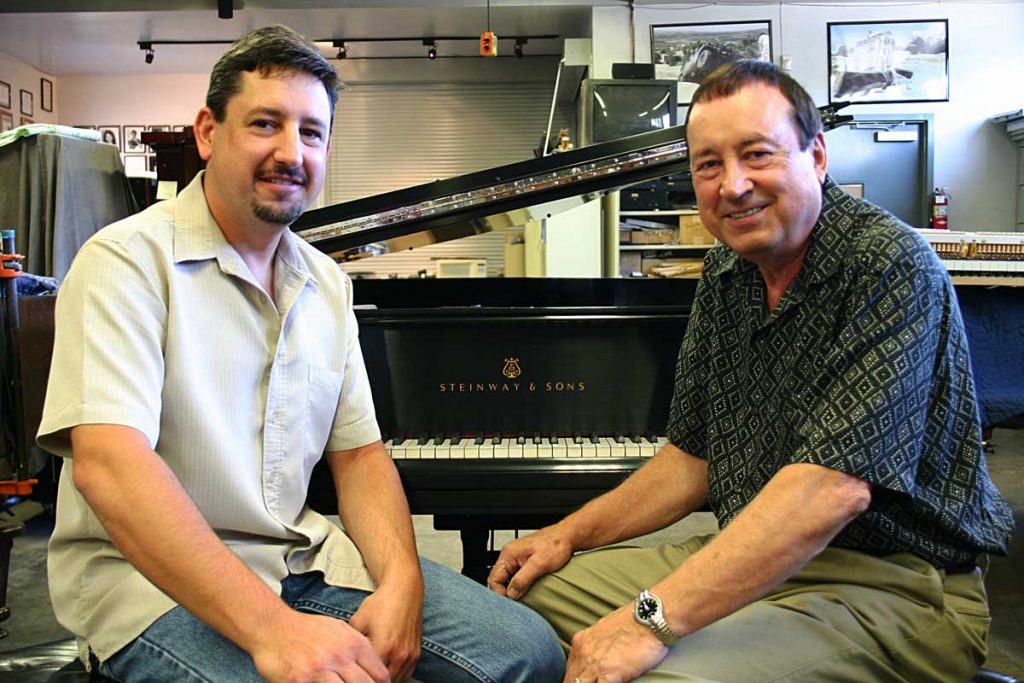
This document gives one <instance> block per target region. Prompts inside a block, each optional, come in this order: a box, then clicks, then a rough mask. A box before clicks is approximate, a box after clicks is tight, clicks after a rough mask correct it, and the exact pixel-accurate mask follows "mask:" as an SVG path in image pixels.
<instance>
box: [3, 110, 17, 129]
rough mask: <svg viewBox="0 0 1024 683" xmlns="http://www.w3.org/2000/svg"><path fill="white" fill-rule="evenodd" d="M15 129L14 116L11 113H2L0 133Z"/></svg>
mask: <svg viewBox="0 0 1024 683" xmlns="http://www.w3.org/2000/svg"><path fill="white" fill-rule="evenodd" d="M12 128H14V114H12V113H11V112H9V111H0V133H3V132H4V131H8V130H11V129H12Z"/></svg>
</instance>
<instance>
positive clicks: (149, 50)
mask: <svg viewBox="0 0 1024 683" xmlns="http://www.w3.org/2000/svg"><path fill="white" fill-rule="evenodd" d="M139 49H140V50H144V51H145V52H146V64H152V63H153V57H154V55H155V54H156V53H155V52H153V44H152V43H139Z"/></svg>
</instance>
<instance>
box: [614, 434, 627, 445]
mask: <svg viewBox="0 0 1024 683" xmlns="http://www.w3.org/2000/svg"><path fill="white" fill-rule="evenodd" d="M615 443H626V437H624V436H623V435H622V434H616V435H615Z"/></svg>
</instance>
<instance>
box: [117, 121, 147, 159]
mask: <svg viewBox="0 0 1024 683" xmlns="http://www.w3.org/2000/svg"><path fill="white" fill-rule="evenodd" d="M145 130H146V127H145V126H125V127H124V137H123V138H122V140H123V144H124V151H125V153H126V154H136V153H137V154H145V153H146V145H145V143H143V142H142V133H143V132H145Z"/></svg>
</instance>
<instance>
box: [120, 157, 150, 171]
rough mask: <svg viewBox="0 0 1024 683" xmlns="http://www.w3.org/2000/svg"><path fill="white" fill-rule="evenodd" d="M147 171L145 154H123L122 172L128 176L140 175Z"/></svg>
mask: <svg viewBox="0 0 1024 683" xmlns="http://www.w3.org/2000/svg"><path fill="white" fill-rule="evenodd" d="M148 171H149V168H147V165H146V155H145V154H125V155H124V173H125V175H128V176H142V175H145V174H146V173H147V172H148Z"/></svg>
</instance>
